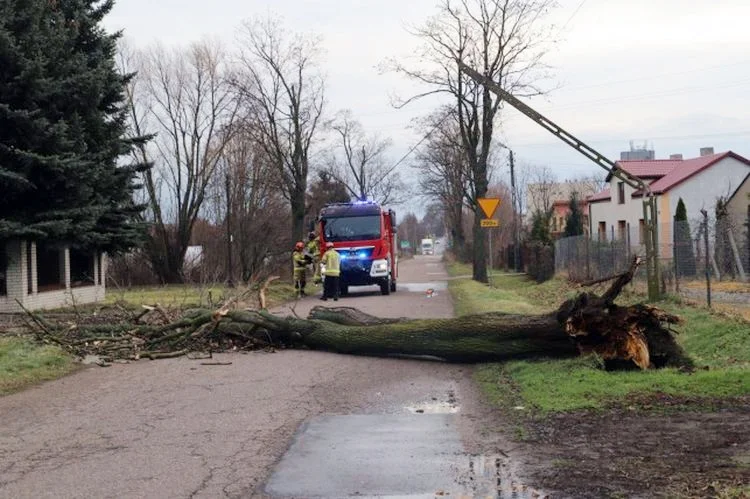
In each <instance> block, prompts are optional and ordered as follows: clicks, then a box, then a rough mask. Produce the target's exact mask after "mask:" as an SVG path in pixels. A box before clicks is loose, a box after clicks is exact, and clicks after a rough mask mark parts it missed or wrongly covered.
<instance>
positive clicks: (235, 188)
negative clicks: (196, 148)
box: [210, 123, 289, 282]
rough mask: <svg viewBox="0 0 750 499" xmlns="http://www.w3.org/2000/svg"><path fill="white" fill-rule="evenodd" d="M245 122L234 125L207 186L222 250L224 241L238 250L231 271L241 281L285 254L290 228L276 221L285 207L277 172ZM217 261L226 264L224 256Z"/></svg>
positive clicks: (258, 273)
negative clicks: (211, 179) (209, 185)
mask: <svg viewBox="0 0 750 499" xmlns="http://www.w3.org/2000/svg"><path fill="white" fill-rule="evenodd" d="M247 126H248V124H247V123H243V124H242V125H241V126H238V130H237V131H236V132H235V133H233V134H232V136H231V139H230V140H229V142H227V144H226V146H225V147H224V150H223V152H222V155H221V161H220V166H219V170H217V175H215V176H214V179H213V181H212V183H211V187H210V190H211V196H210V197H211V202H210V206H211V208H212V212H213V223H214V224H215V225H219V226H223V228H224V238H223V240H222V241H221V248H222V249H221V253H220V254H222V255H225V254H226V253H227V249H226V248H227V243H229V244H230V245H231V246H232V248H233V250H234V251H233V253H235V254H236V255H237V259H236V261H235V263H234V265H233V268H232V274H233V275H234V273H235V272H236V271H239V274H240V278H241V279H242V281H244V282H249V281H253V280H257V279H259V278H261V277H262V276H264V274H266V273H267V272H269V271H271V270H272V269H271V268H269V261H272V260H273V259H274V258H275V257H277V256H280V254H281V253H282V252H283V253H285V254H288V252H287V250H286V248H288V247H289V240H288V232H287V231H286V228H284V227H282V226H280V225H279V223H278V221H279V219H280V218H283V217H285V216H287V215H288V209H289V208H288V206H287V204H286V202H285V200H284V199H283V197H282V196H281V195H280V194H279V193H278V189H277V185H278V183H277V181H276V179H275V176H276V174H277V172H276V170H275V169H274V168H273V166H272V165H271V163H270V161H269V160H268V157H267V156H266V154H265V151H264V150H263V148H262V147H261V146H260V144H258V143H257V142H255V141H254V139H253V136H254V134H253V133H251V132H250V131H248V130H247V128H246V127H247ZM227 196H228V197H229V199H228V200H227ZM228 211H229V212H228ZM230 220H231V225H230V226H229V227H228V224H229V221H230ZM230 229H231V230H230ZM227 237H230V238H231V240H230V241H227V240H226V238H227ZM221 260H222V261H224V262H225V263H224V265H223V266H224V268H226V267H227V262H226V260H227V258H221Z"/></svg>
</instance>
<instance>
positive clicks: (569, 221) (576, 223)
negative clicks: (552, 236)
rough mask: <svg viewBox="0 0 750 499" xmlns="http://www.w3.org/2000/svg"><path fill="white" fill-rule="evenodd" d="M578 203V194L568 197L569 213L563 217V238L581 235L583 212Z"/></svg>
mask: <svg viewBox="0 0 750 499" xmlns="http://www.w3.org/2000/svg"><path fill="white" fill-rule="evenodd" d="M579 203H580V201H579V200H578V194H576V193H575V192H574V193H572V194H571V195H570V212H569V213H568V215H567V216H566V217H565V233H564V234H563V235H564V237H572V236H580V235H583V211H582V210H581V205H580V204H579Z"/></svg>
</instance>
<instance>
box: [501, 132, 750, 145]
mask: <svg viewBox="0 0 750 499" xmlns="http://www.w3.org/2000/svg"><path fill="white" fill-rule="evenodd" d="M744 136H750V130H742V131H738V132H722V133H707V134H693V135H664V136H660V137H649V140H694V139H708V138H724V137H744ZM628 140H629V139H625V138H612V139H600V140H596V139H594V140H588V141H587V142H589V143H591V144H606V143H614V142H618V143H623V142H627V141H628ZM558 144H559V142H536V143H534V142H527V143H522V142H521V143H516V144H514V146H513V147H514V148H518V147H546V146H556V145H558Z"/></svg>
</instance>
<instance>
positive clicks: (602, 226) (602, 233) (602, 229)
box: [599, 222, 607, 241]
mask: <svg viewBox="0 0 750 499" xmlns="http://www.w3.org/2000/svg"><path fill="white" fill-rule="evenodd" d="M599 240H600V241H606V240H607V222H599Z"/></svg>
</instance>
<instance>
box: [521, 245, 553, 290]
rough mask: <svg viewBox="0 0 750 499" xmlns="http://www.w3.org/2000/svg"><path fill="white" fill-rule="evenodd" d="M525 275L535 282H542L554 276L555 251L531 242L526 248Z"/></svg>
mask: <svg viewBox="0 0 750 499" xmlns="http://www.w3.org/2000/svg"><path fill="white" fill-rule="evenodd" d="M527 262H528V263H527V265H526V273H527V274H528V275H529V276H530V277H531V278H532V279H534V280H535V281H536V282H539V283H541V282H544V281H548V280H550V279H552V277H553V276H554V275H555V249H554V248H553V247H552V246H549V245H546V244H542V243H538V242H532V243H531V244H529V246H528V252H527Z"/></svg>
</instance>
